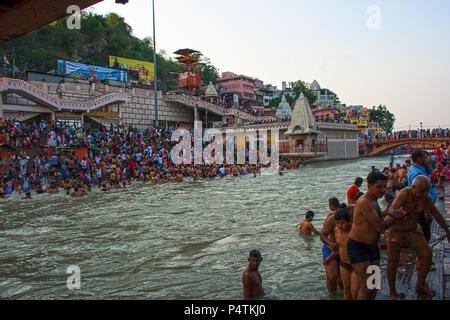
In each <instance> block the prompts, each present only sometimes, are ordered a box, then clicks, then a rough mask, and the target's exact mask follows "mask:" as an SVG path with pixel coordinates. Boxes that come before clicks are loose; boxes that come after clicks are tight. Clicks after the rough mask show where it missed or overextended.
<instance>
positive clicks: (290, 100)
mask: <svg viewBox="0 0 450 320" xmlns="http://www.w3.org/2000/svg"><path fill="white" fill-rule="evenodd" d="M285 97H286V102H287V103H289V105H290V106H291V108H292V107H293V104H294V102H295V100H296V98H293V97H291V96H290V95H285ZM281 99H282V96H280V97H276V98H273V99H272V100H270V102H269V108H275V109H278V106H279V104H280V102H281Z"/></svg>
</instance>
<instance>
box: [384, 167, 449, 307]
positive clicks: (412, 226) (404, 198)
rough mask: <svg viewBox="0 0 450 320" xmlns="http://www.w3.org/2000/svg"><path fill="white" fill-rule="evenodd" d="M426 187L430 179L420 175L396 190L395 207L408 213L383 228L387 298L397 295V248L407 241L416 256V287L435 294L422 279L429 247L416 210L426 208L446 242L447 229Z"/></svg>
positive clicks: (425, 274) (428, 187)
mask: <svg viewBox="0 0 450 320" xmlns="http://www.w3.org/2000/svg"><path fill="white" fill-rule="evenodd" d="M429 189H430V180H429V179H428V178H427V177H425V176H422V175H419V176H417V177H416V178H415V179H414V180H413V183H412V186H411V187H410V188H405V189H403V190H401V191H400V192H399V193H398V194H397V197H396V198H395V200H394V202H393V203H392V207H394V209H397V208H400V207H403V208H404V209H405V210H406V212H407V214H406V216H405V218H404V219H403V220H400V221H398V222H397V223H396V224H394V225H393V226H392V227H391V228H389V229H388V230H386V232H385V236H384V237H385V239H386V246H387V254H388V265H387V272H386V273H387V279H388V283H389V289H390V295H389V298H390V299H391V300H395V299H396V298H397V296H398V295H397V292H396V290H395V279H396V274H397V266H398V263H399V260H400V250H401V248H402V246H403V245H408V246H409V247H410V248H412V249H413V250H414V251H415V252H416V255H417V258H418V263H417V264H418V274H417V283H416V291H417V292H419V293H424V294H426V295H428V296H431V297H432V296H434V295H435V292H434V291H433V290H431V289H430V288H429V287H428V286H427V284H426V283H425V280H426V278H427V274H428V272H429V270H430V266H431V259H432V251H431V249H430V247H429V246H428V243H427V241H426V240H425V237H424V235H423V232H422V229H421V227H420V226H418V225H417V222H418V219H419V214H420V213H421V212H422V211H426V212H428V213H429V214H430V215H431V216H432V217H433V218H434V219H435V220H436V222H437V223H439V225H441V226H442V228H443V229H444V230H445V234H446V237H447V240H448V241H449V242H450V231H449V229H448V226H447V224H446V222H445V219H444V218H443V217H442V215H441V214H440V212H439V211H438V209H437V208H436V207H435V205H434V204H433V201H432V200H431V198H430V197H429V196H428V191H429ZM386 219H387V220H388V219H391V218H390V217H387V218H386Z"/></svg>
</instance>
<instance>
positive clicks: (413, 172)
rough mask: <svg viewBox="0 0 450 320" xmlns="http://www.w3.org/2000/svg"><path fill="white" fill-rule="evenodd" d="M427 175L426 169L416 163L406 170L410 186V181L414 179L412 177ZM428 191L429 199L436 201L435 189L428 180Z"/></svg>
mask: <svg viewBox="0 0 450 320" xmlns="http://www.w3.org/2000/svg"><path fill="white" fill-rule="evenodd" d="M419 175H422V176H427V175H428V171H427V170H426V169H425V168H424V167H422V166H419V165H418V164H417V163H414V164H413V165H412V166H411V168H410V169H409V172H408V186H409V187H411V186H412V182H413V181H414V179H415V178H416V177H417V176H419ZM430 184H431V185H430V191H428V195H429V196H430V198H431V200H432V201H433V203H436V200H437V193H436V189H434V186H433V183H432V182H431V181H430Z"/></svg>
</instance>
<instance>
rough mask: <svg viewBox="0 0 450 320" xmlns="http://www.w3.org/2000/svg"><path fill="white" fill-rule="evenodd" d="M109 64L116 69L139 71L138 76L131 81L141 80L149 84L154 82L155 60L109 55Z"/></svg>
mask: <svg viewBox="0 0 450 320" xmlns="http://www.w3.org/2000/svg"><path fill="white" fill-rule="evenodd" d="M109 66H110V67H111V68H114V69H122V70H123V69H124V70H130V71H135V72H137V74H138V78H137V79H133V78H131V82H139V83H143V84H148V85H149V84H152V83H153V78H154V74H155V71H154V70H155V66H154V64H153V62H146V61H139V60H133V59H127V58H121V57H116V56H109Z"/></svg>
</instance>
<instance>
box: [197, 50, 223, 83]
mask: <svg viewBox="0 0 450 320" xmlns="http://www.w3.org/2000/svg"><path fill="white" fill-rule="evenodd" d="M192 55H193V56H196V57H198V58H199V62H198V63H197V68H198V72H199V73H200V78H201V79H202V82H204V83H210V82H212V83H216V81H217V79H218V78H219V69H217V68H216V67H215V66H213V64H212V63H211V60H210V59H209V58H208V57H205V56H204V55H203V53H201V52H196V53H194V54H192Z"/></svg>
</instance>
